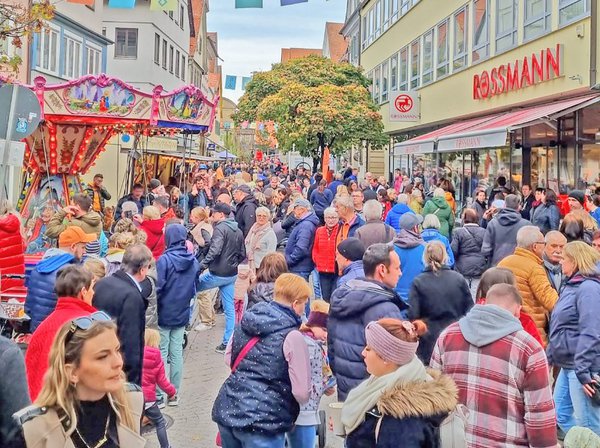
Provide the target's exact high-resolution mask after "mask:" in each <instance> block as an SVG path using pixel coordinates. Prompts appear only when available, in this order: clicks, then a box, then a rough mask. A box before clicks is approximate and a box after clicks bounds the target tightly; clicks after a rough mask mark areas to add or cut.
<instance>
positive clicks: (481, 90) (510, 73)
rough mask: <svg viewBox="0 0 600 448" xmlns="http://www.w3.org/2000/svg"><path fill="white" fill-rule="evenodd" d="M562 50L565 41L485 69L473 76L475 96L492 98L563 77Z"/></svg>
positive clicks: (475, 98)
mask: <svg viewBox="0 0 600 448" xmlns="http://www.w3.org/2000/svg"><path fill="white" fill-rule="evenodd" d="M562 52H563V46H562V44H557V45H556V48H547V49H545V50H542V51H540V52H539V53H537V54H536V53H534V54H532V55H531V57H527V56H525V57H524V58H523V59H522V60H516V61H515V62H514V63H508V64H502V65H500V66H499V67H494V68H493V69H492V70H491V71H488V70H484V71H483V72H482V73H481V74H478V75H475V76H473V99H474V100H482V99H486V98H491V97H493V96H497V95H501V94H503V93H508V92H511V91H513V90H519V89H523V88H525V87H528V86H533V85H535V84H539V83H541V82H544V81H549V80H551V79H554V78H557V77H560V76H562V75H563V67H562V61H563V55H562Z"/></svg>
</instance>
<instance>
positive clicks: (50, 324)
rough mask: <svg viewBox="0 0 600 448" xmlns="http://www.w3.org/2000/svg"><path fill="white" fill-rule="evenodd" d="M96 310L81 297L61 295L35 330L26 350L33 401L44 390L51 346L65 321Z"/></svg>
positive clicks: (28, 378) (30, 391) (26, 364)
mask: <svg viewBox="0 0 600 448" xmlns="http://www.w3.org/2000/svg"><path fill="white" fill-rule="evenodd" d="M96 311H97V310H96V308H94V307H93V306H92V305H88V304H87V303H85V302H84V301H83V300H81V299H77V298H75V297H60V298H59V299H58V302H57V303H56V308H55V309H54V311H52V313H50V315H49V316H48V317H47V318H46V319H44V321H43V322H42V323H41V324H40V325H39V327H37V328H36V330H35V331H34V332H33V335H32V336H31V340H30V341H29V347H27V351H26V352H25V368H26V370H27V384H28V385H29V395H30V396H31V401H35V399H36V398H37V396H38V395H39V393H40V391H41V390H42V385H43V382H44V375H45V374H46V370H47V369H48V357H49V355H50V348H51V347H52V342H53V341H54V337H55V336H56V334H57V333H58V331H59V330H60V329H61V327H62V326H63V325H64V324H65V323H67V322H69V321H71V320H73V319H76V318H78V317H82V316H87V315H89V314H92V313H94V312H96Z"/></svg>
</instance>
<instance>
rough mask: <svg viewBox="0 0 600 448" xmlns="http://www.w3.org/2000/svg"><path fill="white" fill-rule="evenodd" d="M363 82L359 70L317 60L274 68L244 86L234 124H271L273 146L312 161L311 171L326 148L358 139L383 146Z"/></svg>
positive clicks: (376, 115) (340, 150) (374, 107)
mask: <svg viewBox="0 0 600 448" xmlns="http://www.w3.org/2000/svg"><path fill="white" fill-rule="evenodd" d="M369 83H370V81H369V80H368V79H367V78H366V77H365V76H364V75H363V74H362V73H361V70H360V69H358V68H356V67H353V66H352V65H350V64H347V63H341V64H340V63H335V62H333V61H331V60H330V59H327V58H323V57H319V56H308V57H306V58H302V59H294V60H291V61H289V62H286V63H283V64H274V65H273V68H272V69H271V70H270V71H268V72H260V73H256V74H255V75H254V77H253V78H252V81H250V82H249V83H248V85H247V88H246V93H245V94H244V96H242V98H241V99H240V102H239V104H238V112H237V113H236V114H235V116H234V120H235V121H236V123H239V122H242V121H245V120H247V121H269V120H270V121H273V122H275V123H276V124H277V126H276V127H275V136H276V138H277V141H278V143H279V147H280V148H281V149H282V150H283V151H289V150H291V149H292V148H293V147H295V149H296V150H297V151H299V152H300V153H301V154H302V155H303V156H308V157H312V158H313V160H315V161H316V163H315V164H314V167H313V168H314V169H315V170H316V169H317V168H318V165H317V163H318V161H320V159H321V156H322V151H323V149H324V148H325V147H326V146H327V147H329V150H330V151H331V152H332V153H333V154H336V155H339V154H341V153H343V152H344V151H345V150H347V149H348V148H350V147H351V146H352V145H360V144H362V141H363V140H367V141H369V142H370V143H371V144H372V145H374V146H381V145H383V144H385V143H387V141H388V138H387V136H386V135H385V134H384V133H383V123H382V120H381V114H380V113H379V112H378V107H377V105H376V104H375V103H374V102H373V100H372V99H371V95H370V94H369V91H368V90H367V87H368V86H369Z"/></svg>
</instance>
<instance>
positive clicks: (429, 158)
mask: <svg viewBox="0 0 600 448" xmlns="http://www.w3.org/2000/svg"><path fill="white" fill-rule="evenodd" d="M435 172H436V169H435V154H415V155H414V156H413V160H412V176H413V179H414V178H415V177H420V178H421V179H422V180H423V185H424V186H425V191H429V189H430V187H432V186H435V185H437V177H436V175H435Z"/></svg>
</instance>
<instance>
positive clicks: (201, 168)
mask: <svg viewBox="0 0 600 448" xmlns="http://www.w3.org/2000/svg"><path fill="white" fill-rule="evenodd" d="M198 169H199V170H208V166H206V165H205V164H204V163H201V164H200V166H199V167H198Z"/></svg>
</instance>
